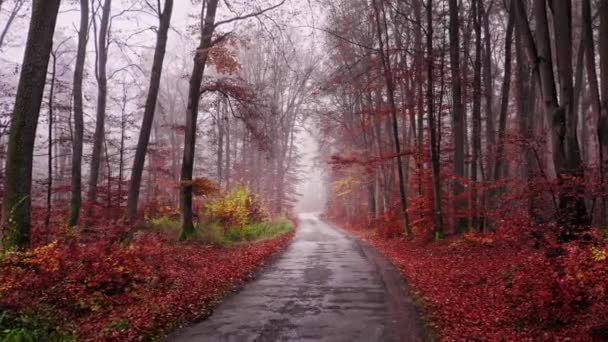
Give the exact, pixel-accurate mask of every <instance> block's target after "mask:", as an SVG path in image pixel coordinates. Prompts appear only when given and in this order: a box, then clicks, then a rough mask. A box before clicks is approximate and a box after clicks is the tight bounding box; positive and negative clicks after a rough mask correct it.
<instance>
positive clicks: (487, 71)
mask: <svg viewBox="0 0 608 342" xmlns="http://www.w3.org/2000/svg"><path fill="white" fill-rule="evenodd" d="M483 3H484V1H479V3H478V4H479V8H478V11H480V12H481V13H480V14H479V16H481V15H482V14H483V34H484V37H483V38H484V47H483V49H484V52H483V95H484V98H485V108H486V145H487V147H486V159H487V160H486V162H487V163H486V165H487V166H486V174H487V176H486V177H483V178H490V177H491V175H492V166H493V164H492V158H491V156H492V154H493V153H492V152H493V151H494V149H495V148H496V137H495V134H496V133H495V123H494V120H495V118H494V90H493V87H492V82H493V75H492V34H491V32H490V12H491V11H492V7H493V6H494V0H491V1H490V3H489V4H488V6H487V7H486V8H485V9H484V6H483ZM507 30H508V25H507ZM481 163H483V161H481ZM482 165H483V164H482Z"/></svg>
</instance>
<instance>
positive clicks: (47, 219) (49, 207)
mask: <svg viewBox="0 0 608 342" xmlns="http://www.w3.org/2000/svg"><path fill="white" fill-rule="evenodd" d="M51 57H52V60H53V62H52V63H51V85H50V89H49V125H48V132H47V133H48V136H49V146H48V159H47V162H48V170H47V171H48V182H47V187H46V215H45V217H44V226H45V227H46V228H48V227H49V225H50V223H51V211H52V210H53V201H52V199H53V116H54V113H53V100H54V97H55V80H56V76H57V56H56V55H55V53H54V52H53V51H52V48H51Z"/></svg>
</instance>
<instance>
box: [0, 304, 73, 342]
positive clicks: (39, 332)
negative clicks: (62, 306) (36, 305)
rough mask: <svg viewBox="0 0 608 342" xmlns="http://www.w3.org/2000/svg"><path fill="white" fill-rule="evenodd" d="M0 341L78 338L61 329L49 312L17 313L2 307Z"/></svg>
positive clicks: (70, 339)
mask: <svg viewBox="0 0 608 342" xmlns="http://www.w3.org/2000/svg"><path fill="white" fill-rule="evenodd" d="M0 341H3V342H30V341H32V342H34V341H76V338H75V337H74V336H73V335H72V334H70V333H68V332H66V331H63V330H61V329H60V328H59V327H58V325H57V323H56V322H54V321H53V319H52V318H51V315H49V314H41V313H37V314H35V315H33V314H26V313H21V314H16V313H14V312H11V311H8V310H2V309H0Z"/></svg>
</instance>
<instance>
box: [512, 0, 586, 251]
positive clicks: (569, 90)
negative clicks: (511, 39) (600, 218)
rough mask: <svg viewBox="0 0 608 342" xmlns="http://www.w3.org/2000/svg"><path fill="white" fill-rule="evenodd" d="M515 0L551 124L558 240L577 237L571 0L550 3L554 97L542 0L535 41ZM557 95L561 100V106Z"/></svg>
mask: <svg viewBox="0 0 608 342" xmlns="http://www.w3.org/2000/svg"><path fill="white" fill-rule="evenodd" d="M515 1H516V2H515V4H516V13H517V14H516V15H517V21H518V29H519V30H521V32H523V38H524V42H525V45H526V47H527V50H528V54H529V55H530V56H531V59H532V61H533V63H534V65H535V66H536V67H537V68H538V75H539V79H540V84H541V88H542V93H543V99H544V106H545V112H546V114H547V116H548V121H549V123H550V124H551V141H552V145H553V164H554V167H555V172H556V174H557V178H558V185H559V209H558V213H557V216H558V217H557V218H558V225H559V227H560V237H561V239H563V240H568V239H572V238H574V237H575V235H576V234H575V233H576V231H577V230H578V228H582V227H586V226H587V225H588V224H589V216H588V215H587V209H586V208H585V202H584V200H583V198H582V197H581V191H582V189H581V184H580V180H581V176H582V165H581V158H580V150H579V146H578V139H577V135H576V126H577V122H576V121H577V120H576V115H575V114H576V113H575V111H574V108H573V92H574V90H573V84H572V83H573V81H572V76H573V75H572V23H571V19H572V18H571V2H570V1H569V0H560V1H552V2H551V4H552V10H553V16H554V23H555V26H554V31H555V42H556V44H555V46H556V59H557V70H558V76H559V81H560V83H559V84H560V96H559V99H558V94H557V88H556V80H555V75H554V72H553V58H552V54H551V37H550V34H549V24H548V20H547V8H546V3H545V0H535V2H534V12H535V18H536V40H537V42H536V43H535V42H534V39H533V37H532V32H531V30H530V26H529V24H528V22H527V17H526V15H525V8H524V6H523V3H522V0H515ZM559 100H561V102H562V103H561V105H560V102H559Z"/></svg>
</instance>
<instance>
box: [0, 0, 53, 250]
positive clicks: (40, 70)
mask: <svg viewBox="0 0 608 342" xmlns="http://www.w3.org/2000/svg"><path fill="white" fill-rule="evenodd" d="M60 2H61V1H60V0H34V2H33V8H32V17H31V19H30V27H29V32H28V37H27V43H26V48H25V54H24V57H23V66H22V69H21V75H20V78H19V86H18V88H17V95H16V98H15V108H14V111H13V114H12V118H11V119H12V120H11V128H10V133H9V141H8V151H7V160H6V171H5V180H4V182H5V183H4V198H3V202H2V234H1V235H2V236H1V238H2V247H3V248H4V249H5V250H6V249H10V248H13V247H19V248H23V247H25V246H27V244H28V242H29V233H30V208H31V201H32V199H31V188H32V163H33V152H34V140H35V138H36V127H37V125H38V116H39V115H40V106H41V103H42V97H43V93H44V86H45V83H46V75H47V67H48V64H49V58H50V54H51V48H52V45H53V34H54V32H55V24H56V22H57V14H58V12H59V5H60Z"/></svg>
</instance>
